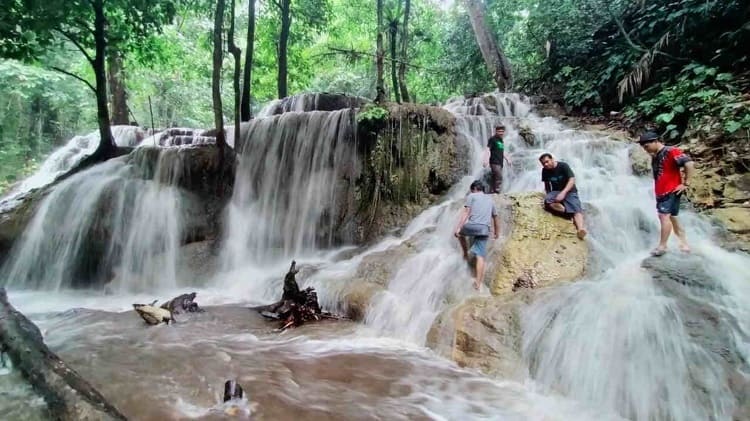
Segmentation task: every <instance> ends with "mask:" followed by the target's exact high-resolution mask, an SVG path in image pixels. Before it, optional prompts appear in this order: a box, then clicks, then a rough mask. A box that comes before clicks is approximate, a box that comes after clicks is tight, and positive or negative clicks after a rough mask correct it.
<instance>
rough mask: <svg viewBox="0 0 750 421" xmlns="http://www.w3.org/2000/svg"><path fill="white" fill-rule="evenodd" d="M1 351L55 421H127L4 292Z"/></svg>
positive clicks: (0, 300) (0, 295)
mask: <svg viewBox="0 0 750 421" xmlns="http://www.w3.org/2000/svg"><path fill="white" fill-rule="evenodd" d="M0 349H2V353H3V354H5V353H7V354H8V355H9V356H10V360H11V361H12V363H13V367H14V369H18V370H19V371H20V372H21V374H22V376H23V377H24V378H26V379H27V380H28V381H29V383H30V384H31V386H32V387H33V388H34V390H36V392H37V393H38V394H39V395H40V396H41V397H42V398H43V399H44V400H45V401H46V403H47V408H48V410H49V412H48V414H47V415H49V416H50V417H51V418H52V419H57V420H63V421H77V420H102V421H104V420H125V419H126V418H125V416H123V415H122V414H121V413H120V412H119V411H118V410H117V408H115V407H114V406H112V405H111V404H110V403H109V402H108V401H107V400H106V399H105V398H104V396H102V395H101V394H100V393H99V392H98V391H97V390H96V389H95V388H94V387H93V386H91V384H89V383H88V382H87V381H86V380H84V379H83V378H82V377H81V376H80V375H79V374H78V373H77V372H76V371H75V370H73V369H71V368H70V367H69V366H68V365H66V364H65V362H63V361H62V360H61V359H60V358H59V357H58V356H57V355H56V354H55V353H53V352H52V351H50V349H49V348H47V345H45V344H44V339H43V338H42V333H41V332H40V331H39V328H37V327H36V325H34V324H33V323H32V322H31V321H30V320H29V319H27V318H26V316H24V315H23V314H21V313H20V312H18V311H17V310H16V309H15V308H13V306H12V305H11V304H10V303H9V302H8V296H7V295H6V293H5V289H4V288H0Z"/></svg>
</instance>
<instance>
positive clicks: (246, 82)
mask: <svg viewBox="0 0 750 421" xmlns="http://www.w3.org/2000/svg"><path fill="white" fill-rule="evenodd" d="M254 44H255V0H250V1H248V21H247V45H246V46H245V69H244V70H243V74H242V101H241V103H240V120H242V121H250V119H252V118H253V109H252V104H251V93H252V83H253V78H252V75H253V52H254V51H255V48H254V46H255V45H254ZM236 142H237V141H236V140H235V144H236Z"/></svg>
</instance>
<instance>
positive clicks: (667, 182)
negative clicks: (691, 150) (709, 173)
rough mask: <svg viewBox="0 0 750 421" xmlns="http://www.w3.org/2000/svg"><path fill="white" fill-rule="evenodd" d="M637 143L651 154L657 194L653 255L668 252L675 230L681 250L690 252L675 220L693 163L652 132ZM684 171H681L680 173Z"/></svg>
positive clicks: (682, 232)
mask: <svg viewBox="0 0 750 421" xmlns="http://www.w3.org/2000/svg"><path fill="white" fill-rule="evenodd" d="M638 143H639V144H640V145H641V146H642V147H643V149H645V150H646V152H648V153H649V154H650V155H651V157H652V158H651V169H652V171H653V173H654V193H655V195H656V211H657V212H658V214H659V223H660V224H661V236H660V238H659V245H658V246H657V247H656V248H655V249H654V250H652V251H651V254H652V255H654V256H661V255H663V254H664V253H666V252H667V241H668V240H669V235H670V234H671V233H672V231H674V233H675V235H676V236H677V238H678V239H679V241H680V250H682V251H683V252H686V253H688V252H690V246H688V243H687V237H686V236H685V230H684V229H683V228H682V226H681V225H680V223H679V221H678V220H677V215H678V214H679V213H680V197H681V196H682V194H683V193H684V192H685V189H686V188H687V187H688V186H689V185H690V184H689V179H690V177H691V176H692V175H693V171H694V168H695V167H694V165H693V161H692V160H691V159H690V157H688V156H687V155H685V154H684V153H683V152H682V151H681V150H679V149H678V148H675V147H672V146H666V145H664V143H662V142H661V139H660V138H659V135H658V134H656V133H655V132H651V131H648V132H645V133H643V134H642V135H641V137H640V139H638ZM683 170H684V171H683Z"/></svg>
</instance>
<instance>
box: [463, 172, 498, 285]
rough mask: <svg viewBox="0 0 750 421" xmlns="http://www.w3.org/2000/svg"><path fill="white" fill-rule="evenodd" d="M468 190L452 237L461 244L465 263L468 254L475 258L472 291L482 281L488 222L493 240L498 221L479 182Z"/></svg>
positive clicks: (493, 204)
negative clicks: (474, 275) (492, 233)
mask: <svg viewBox="0 0 750 421" xmlns="http://www.w3.org/2000/svg"><path fill="white" fill-rule="evenodd" d="M469 189H470V191H471V192H470V193H469V196H468V197H467V198H466V204H465V205H464V208H463V211H462V212H461V217H460V218H459V220H458V224H457V225H456V230H455V234H454V235H455V236H456V238H458V241H459V243H460V244H461V250H462V251H463V253H464V259H466V261H469V254H470V253H471V254H473V255H474V256H476V267H475V272H476V278H475V280H474V289H476V290H479V288H480V287H481V286H482V280H483V279H484V267H485V258H486V257H487V239H488V238H489V236H490V220H492V231H493V232H494V238H497V237H498V233H499V232H500V231H499V228H500V219H499V218H498V216H497V210H496V209H495V203H494V202H493V201H492V196H490V195H486V194H484V185H483V184H482V182H481V181H480V180H475V181H474V182H473V183H471V187H470V188H469ZM469 242H470V244H469ZM469 247H471V248H469Z"/></svg>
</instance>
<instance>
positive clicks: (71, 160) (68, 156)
mask: <svg viewBox="0 0 750 421" xmlns="http://www.w3.org/2000/svg"><path fill="white" fill-rule="evenodd" d="M112 136H113V137H114V139H115V144H116V145H117V146H136V145H137V144H138V142H140V140H141V139H142V138H143V136H144V131H143V129H141V128H140V127H137V126H112ZM97 146H99V131H98V130H97V131H95V132H91V133H89V134H87V135H84V136H74V137H73V138H72V139H70V140H69V141H68V143H66V144H65V145H64V146H62V147H61V148H59V149H56V150H55V151H54V152H52V153H51V154H50V156H49V157H47V159H45V160H44V163H42V166H41V167H40V168H39V170H37V171H36V172H35V173H34V174H33V175H32V176H30V177H29V178H27V179H25V180H23V182H21V183H20V184H19V185H18V187H16V188H14V189H13V191H12V192H11V193H10V194H8V195H6V196H5V197H3V198H2V199H0V210H4V209H6V208H8V207H11V206H14V205H16V204H17V203H18V201H19V199H20V198H21V197H23V196H24V195H25V194H26V193H28V192H29V191H31V190H33V189H38V188H40V187H44V186H46V185H48V184H50V183H52V182H53V181H55V180H56V179H57V177H59V176H61V175H63V174H65V173H66V172H68V171H69V170H70V169H71V168H73V167H75V166H76V164H78V163H79V162H81V161H82V160H83V159H84V158H85V157H87V156H89V155H91V154H92V153H94V151H95V150H96V148H97Z"/></svg>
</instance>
